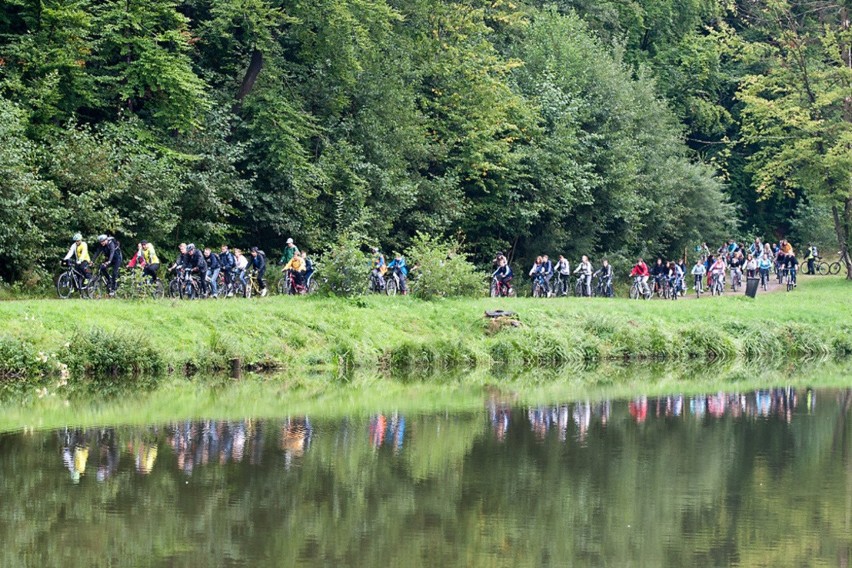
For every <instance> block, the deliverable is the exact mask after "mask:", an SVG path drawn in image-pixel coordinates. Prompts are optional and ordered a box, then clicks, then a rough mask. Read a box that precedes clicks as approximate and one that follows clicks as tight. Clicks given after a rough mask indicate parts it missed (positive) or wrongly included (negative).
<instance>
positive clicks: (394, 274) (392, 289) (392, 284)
mask: <svg viewBox="0 0 852 568" xmlns="http://www.w3.org/2000/svg"><path fill="white" fill-rule="evenodd" d="M389 274H390V277H388V275H387V274H385V293H386V294H387V295H388V296H396V293H397V292H402V293H403V294H404V293H405V292H404V291H403V289H402V280H401V278H400V275H399V270H397V269H393V270H391V271H390V273H389Z"/></svg>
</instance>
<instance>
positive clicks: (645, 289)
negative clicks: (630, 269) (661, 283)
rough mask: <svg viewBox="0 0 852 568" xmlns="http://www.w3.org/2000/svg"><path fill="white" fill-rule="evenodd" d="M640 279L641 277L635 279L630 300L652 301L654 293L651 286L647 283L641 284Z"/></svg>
mask: <svg viewBox="0 0 852 568" xmlns="http://www.w3.org/2000/svg"><path fill="white" fill-rule="evenodd" d="M640 279H641V276H637V277H635V278H634V279H633V285H632V286H631V287H630V294H629V295H630V299H631V300H638V299H639V298H642V299H643V300H650V299H651V296H653V295H654V293H653V292H652V291H651V288H650V286H648V284H647V283H646V282H640Z"/></svg>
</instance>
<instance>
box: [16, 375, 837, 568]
mask: <svg viewBox="0 0 852 568" xmlns="http://www.w3.org/2000/svg"><path fill="white" fill-rule="evenodd" d="M850 408H852V390H815V391H813V390H806V389H793V388H779V389H772V390H759V391H749V392H741V393H734V394H709V395H706V396H692V395H690V396H680V395H672V396H665V397H659V398H657V397H655V398H645V397H638V398H635V399H632V400H612V401H608V400H605V401H596V402H570V403H565V404H552V403H549V404H547V405H542V406H537V405H535V404H524V405H517V404H514V403H513V402H512V399H511V398H509V399H508V400H507V399H503V398H501V395H499V394H494V395H492V396H490V397H486V398H485V399H484V400H483V402H482V405H481V408H479V409H478V410H476V411H473V412H463V413H450V414H437V415H423V414H409V415H406V414H400V413H394V412H387V413H383V414H376V415H373V416H368V417H357V418H348V419H346V418H344V419H333V420H332V419H318V418H317V419H314V418H312V417H310V416H291V417H281V418H280V419H275V420H268V419H266V420H250V419H246V420H238V421H213V420H208V421H203V420H202V421H179V422H174V423H170V424H155V425H149V426H143V427H137V426H134V427H103V428H87V429H77V428H63V429H60V430H55V431H35V432H33V431H25V432H13V433H6V434H0V542H2V547H0V565H2V566H298V565H306V566H307V565H311V566H312V565H325V566H404V567H408V566H537V567H538V566H568V565H571V566H586V565H588V566H679V567H680V566H726V565H741V566H819V565H825V566H846V565H848V562H849V557H850V548H852V462H850V450H851V449H852V436H850V435H852V415H850Z"/></svg>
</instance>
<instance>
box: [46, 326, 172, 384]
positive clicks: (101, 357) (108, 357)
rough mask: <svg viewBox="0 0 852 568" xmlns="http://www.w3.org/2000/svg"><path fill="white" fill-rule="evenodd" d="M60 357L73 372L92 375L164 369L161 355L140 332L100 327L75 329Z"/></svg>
mask: <svg viewBox="0 0 852 568" xmlns="http://www.w3.org/2000/svg"><path fill="white" fill-rule="evenodd" d="M62 358H63V359H64V360H66V359H67V364H68V367H69V369H71V370H72V371H73V372H74V373H76V374H81V375H89V376H93V377H96V378H97V377H116V376H139V375H148V376H150V375H154V376H155V375H158V374H159V373H162V372H163V371H164V370H165V364H164V362H163V357H162V355H161V354H160V353H159V352H158V351H157V350H155V349H154V348H153V347H152V345H151V343H150V341H149V340H148V339H146V338H145V337H144V336H143V335H140V334H136V333H123V332H114V331H113V332H110V331H105V330H103V329H100V328H92V329H90V330H88V331H82V330H80V331H77V332H75V333H74V335H73V336H72V337H71V338H70V341H69V342H68V346H67V355H66V354H63V355H62Z"/></svg>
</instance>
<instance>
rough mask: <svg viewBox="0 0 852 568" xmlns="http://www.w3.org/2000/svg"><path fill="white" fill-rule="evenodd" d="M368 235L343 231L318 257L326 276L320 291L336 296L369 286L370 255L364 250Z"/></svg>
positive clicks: (319, 264) (353, 292)
mask: <svg viewBox="0 0 852 568" xmlns="http://www.w3.org/2000/svg"><path fill="white" fill-rule="evenodd" d="M363 247H364V239H363V237H361V236H359V235H355V234H341V235H340V237H339V238H338V239H337V242H336V243H335V244H334V245H332V247H331V249H330V250H329V251H328V252H326V253H324V254H323V255H322V256H321V257H320V259H319V260H318V261H317V270H321V271H322V274H323V280H322V282H321V284H320V291H321V292H323V293H325V294H333V295H335V296H355V295H359V294H363V293H364V292H365V291H366V289H367V284H368V281H369V277H370V257H369V256H368V255H367V254H366V253H364V252H363V250H362V249H363Z"/></svg>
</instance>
